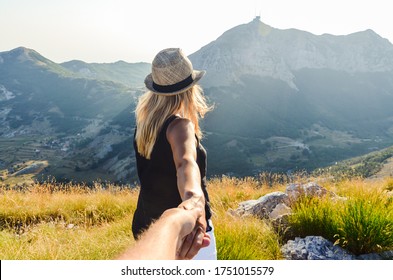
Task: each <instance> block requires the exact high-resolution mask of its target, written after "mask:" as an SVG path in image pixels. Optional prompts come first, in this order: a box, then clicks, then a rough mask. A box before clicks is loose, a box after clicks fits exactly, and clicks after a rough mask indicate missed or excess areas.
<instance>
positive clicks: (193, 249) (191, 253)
mask: <svg viewBox="0 0 393 280" xmlns="http://www.w3.org/2000/svg"><path fill="white" fill-rule="evenodd" d="M204 237H205V232H204V230H203V229H201V228H198V230H197V233H196V234H195V236H194V240H193V242H192V245H191V246H190V248H189V250H188V252H187V254H186V256H185V259H192V258H193V257H195V255H196V254H198V252H199V250H200V249H201V248H202V245H203V240H204ZM209 240H210V239H209Z"/></svg>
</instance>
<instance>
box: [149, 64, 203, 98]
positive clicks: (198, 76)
mask: <svg viewBox="0 0 393 280" xmlns="http://www.w3.org/2000/svg"><path fill="white" fill-rule="evenodd" d="M205 73H206V71H199V70H193V72H192V74H191V76H192V82H191V83H190V84H189V85H187V86H186V87H183V88H181V89H178V90H176V91H171V92H161V91H159V90H156V89H155V88H154V87H153V77H152V74H151V73H150V74H149V75H147V76H146V78H145V86H146V88H147V89H148V90H150V91H151V92H153V93H155V94H158V95H166V96H170V95H177V94H180V93H182V92H185V91H186V90H188V89H190V88H191V87H193V86H194V85H195V84H196V83H197V82H198V81H199V80H200V79H201V78H202V77H203V76H204V75H205Z"/></svg>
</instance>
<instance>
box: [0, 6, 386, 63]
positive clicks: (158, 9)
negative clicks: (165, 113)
mask: <svg viewBox="0 0 393 280" xmlns="http://www.w3.org/2000/svg"><path fill="white" fill-rule="evenodd" d="M389 2H390V1H389V0H357V1H356V0H329V1H327V0H323V1H321V0H270V1H266V0H226V1H224V0H220V1H217V0H196V1H187V0H140V1H136V0H0V51H8V50H11V49H13V48H16V47H19V46H24V47H27V48H31V49H34V50H36V51H38V52H39V53H41V54H42V55H43V56H45V57H47V58H49V59H51V60H53V61H55V62H64V61H69V60H72V59H79V60H83V61H86V62H115V61H118V60H124V61H127V62H139V61H146V62H151V60H152V59H153V57H154V55H155V54H156V53H157V52H158V51H159V50H161V49H163V48H166V47H181V48H182V49H183V50H184V51H185V52H186V53H187V54H191V53H193V52H195V51H197V50H199V49H200V48H201V47H203V46H204V45H206V44H208V43H210V42H211V41H213V40H215V39H217V37H219V36H220V35H221V34H222V33H223V32H224V31H226V30H228V29H230V28H232V27H235V26H237V25H239V24H243V23H248V22H250V21H251V20H252V19H253V18H254V17H255V16H256V15H259V14H260V15H261V20H262V21H263V22H264V23H266V24H268V25H270V26H272V27H275V28H279V29H287V28H297V29H301V30H305V31H309V32H311V33H314V34H317V35H319V34H323V33H330V34H333V35H343V34H349V33H353V32H357V31H363V30H366V29H372V30H374V31H375V32H376V33H378V34H379V35H381V36H382V37H384V38H387V39H389V41H390V42H392V43H393V28H392V26H393V17H392V12H391V9H390V7H389V6H390V5H389Z"/></svg>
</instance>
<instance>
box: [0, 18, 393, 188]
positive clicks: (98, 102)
mask: <svg viewBox="0 0 393 280" xmlns="http://www.w3.org/2000/svg"><path fill="white" fill-rule="evenodd" d="M190 59H191V60H192V62H193V64H194V68H195V69H204V70H207V74H206V75H205V77H204V78H203V79H202V80H201V83H202V86H203V87H204V90H205V94H206V96H207V97H208V99H209V100H210V101H211V102H212V103H214V104H215V110H214V111H213V112H211V113H209V114H208V115H207V117H206V119H205V120H203V122H202V126H203V129H204V130H205V131H206V133H205V138H204V139H203V140H202V143H203V144H204V146H205V147H206V149H207V151H208V155H209V156H208V158H209V169H208V176H215V175H221V174H230V175H235V176H248V175H257V174H259V173H260V172H262V171H268V172H292V171H295V170H304V169H305V170H308V171H313V170H316V169H318V168H321V167H325V166H331V165H332V164H335V163H336V162H340V161H342V160H345V159H348V158H352V157H355V156H360V155H364V154H368V153H369V152H371V151H378V150H381V149H384V148H386V147H389V146H391V145H393V113H392V112H393V111H392V110H391V104H393V45H392V44H391V43H390V42H389V41H388V40H387V39H384V38H382V37H380V36H379V35H378V34H376V33H375V32H374V31H372V30H365V31H360V32H356V33H353V34H349V35H345V36H335V35H329V34H324V35H314V34H311V33H309V32H305V31H301V30H297V29H287V30H281V29H276V28H274V27H271V26H269V25H267V24H265V23H263V22H261V21H260V19H259V18H256V19H254V20H253V21H251V22H249V23H247V24H242V25H239V26H236V27H234V28H232V29H230V30H228V31H226V32H224V33H223V34H222V36H220V37H218V38H217V39H216V40H215V41H213V42H211V43H209V44H208V45H206V46H203V47H202V48H201V49H200V50H199V51H197V52H195V53H193V54H191V55H190ZM149 72H150V64H148V63H126V62H123V61H119V62H115V63H103V64H99V63H85V62H83V61H70V62H65V63H62V64H56V63H54V62H52V61H50V60H49V59H47V58H45V57H43V56H42V55H40V54H38V53H37V52H35V51H34V50H30V49H26V48H17V49H14V50H11V51H8V52H2V53H0V105H1V106H0V142H1V143H0V144H1V145H0V176H1V172H3V179H4V178H6V177H7V176H10V175H9V174H14V173H15V172H17V171H18V170H20V169H22V168H27V170H31V169H30V168H29V166H27V165H28V164H27V163H29V164H34V162H35V161H36V162H39V161H47V162H48V166H46V167H45V168H44V170H43V171H42V172H40V173H39V174H38V175H37V174H34V176H35V178H44V179H45V178H46V176H50V175H54V176H55V177H56V178H58V179H61V180H75V181H93V180H99V179H100V180H110V181H122V182H128V183H133V182H134V181H135V180H136V173H135V163H134V156H133V149H132V135H133V128H134V117H133V111H134V109H135V104H136V99H137V98H138V96H139V95H140V94H141V93H142V92H143V91H144V88H143V80H144V77H145V76H146V74H147V73H149Z"/></svg>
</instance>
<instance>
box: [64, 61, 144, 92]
mask: <svg viewBox="0 0 393 280" xmlns="http://www.w3.org/2000/svg"><path fill="white" fill-rule="evenodd" d="M60 65H61V66H63V67H64V68H66V69H67V70H69V71H71V72H73V73H75V74H77V75H78V76H81V77H84V78H87V79H95V80H105V81H113V82H116V83H122V84H124V85H126V86H128V87H132V88H140V87H144V83H143V81H144V79H145V76H146V75H147V73H149V71H150V69H151V65H150V64H149V63H145V62H140V63H127V62H124V61H118V62H115V63H86V62H83V61H80V60H73V61H69V62H64V63H62V64H60Z"/></svg>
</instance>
